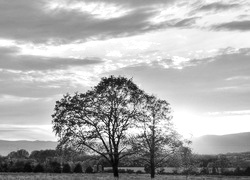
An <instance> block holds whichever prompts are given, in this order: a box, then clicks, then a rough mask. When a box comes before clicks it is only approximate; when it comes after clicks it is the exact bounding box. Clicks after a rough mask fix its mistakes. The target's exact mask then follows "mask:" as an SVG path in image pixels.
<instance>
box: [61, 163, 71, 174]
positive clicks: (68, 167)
mask: <svg viewBox="0 0 250 180" xmlns="http://www.w3.org/2000/svg"><path fill="white" fill-rule="evenodd" d="M62 172H63V173H71V167H70V165H69V164H68V163H66V164H64V165H63V169H62Z"/></svg>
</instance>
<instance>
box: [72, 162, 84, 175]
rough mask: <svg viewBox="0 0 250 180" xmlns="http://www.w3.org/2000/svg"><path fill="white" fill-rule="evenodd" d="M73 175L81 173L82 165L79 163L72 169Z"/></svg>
mask: <svg viewBox="0 0 250 180" xmlns="http://www.w3.org/2000/svg"><path fill="white" fill-rule="evenodd" d="M74 173H82V165H81V164H80V163H77V164H76V167H75V168H74Z"/></svg>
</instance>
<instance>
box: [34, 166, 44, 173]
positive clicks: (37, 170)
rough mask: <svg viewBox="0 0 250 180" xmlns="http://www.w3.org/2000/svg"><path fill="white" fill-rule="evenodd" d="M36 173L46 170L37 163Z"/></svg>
mask: <svg viewBox="0 0 250 180" xmlns="http://www.w3.org/2000/svg"><path fill="white" fill-rule="evenodd" d="M34 172H35V173H39V172H44V168H43V166H42V165H41V164H37V165H36V166H35V168H34Z"/></svg>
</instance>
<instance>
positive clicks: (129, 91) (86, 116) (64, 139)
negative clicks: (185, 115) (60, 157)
mask: <svg viewBox="0 0 250 180" xmlns="http://www.w3.org/2000/svg"><path fill="white" fill-rule="evenodd" d="M143 98H144V92H143V91H142V90H141V89H140V88H139V87H138V86H137V85H136V84H134V83H133V81H132V79H127V78H124V77H114V76H110V77H108V78H106V77H105V78H102V79H101V81H100V83H99V84H98V85H97V86H95V87H93V88H92V89H91V90H89V91H87V92H86V93H75V94H74V95H73V96H71V95H69V94H66V95H64V96H63V98H62V99H61V100H60V101H57V102H56V106H55V112H54V114H53V115H52V118H53V121H52V123H53V130H54V131H55V133H56V135H58V137H59V146H61V147H63V146H72V147H75V148H76V149H78V150H85V151H86V150H88V151H89V152H92V153H97V154H99V155H101V156H103V157H104V158H105V159H107V160H108V162H109V163H110V164H111V165H112V167H113V172H114V176H115V177H118V163H119V160H120V159H121V158H123V157H124V156H126V155H128V154H129V146H127V142H128V138H129V132H132V131H131V129H132V128H133V127H134V126H135V124H136V123H137V122H138V119H139V116H140V115H141V111H140V105H141V101H142V100H143Z"/></svg>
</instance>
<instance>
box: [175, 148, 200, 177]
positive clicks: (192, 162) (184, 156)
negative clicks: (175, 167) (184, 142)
mask: <svg viewBox="0 0 250 180" xmlns="http://www.w3.org/2000/svg"><path fill="white" fill-rule="evenodd" d="M178 154H179V155H180V166H181V167H183V173H184V174H185V175H186V179H188V176H189V175H190V174H191V173H194V172H195V173H196V169H197V166H198V162H197V160H196V157H195V155H194V154H193V153H192V150H191V148H190V147H188V146H182V147H180V149H179V152H178Z"/></svg>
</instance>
